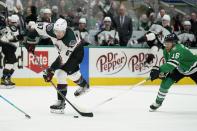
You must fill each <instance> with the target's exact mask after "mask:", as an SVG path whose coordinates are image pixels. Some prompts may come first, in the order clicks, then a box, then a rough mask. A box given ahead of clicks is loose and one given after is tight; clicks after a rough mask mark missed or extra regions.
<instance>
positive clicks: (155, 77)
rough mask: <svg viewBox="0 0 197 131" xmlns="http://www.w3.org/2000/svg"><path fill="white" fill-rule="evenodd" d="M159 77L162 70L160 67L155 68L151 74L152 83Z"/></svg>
mask: <svg viewBox="0 0 197 131" xmlns="http://www.w3.org/2000/svg"><path fill="white" fill-rule="evenodd" d="M159 75H160V70H159V67H158V66H153V68H152V70H151V72H150V79H151V81H153V80H155V79H157V78H159Z"/></svg>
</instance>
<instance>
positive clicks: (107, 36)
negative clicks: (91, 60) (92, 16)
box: [95, 17, 119, 46]
mask: <svg viewBox="0 0 197 131" xmlns="http://www.w3.org/2000/svg"><path fill="white" fill-rule="evenodd" d="M103 22H104V29H102V30H101V31H100V32H98V33H97V34H96V36H95V40H96V41H97V44H98V45H100V46H114V45H118V44H119V35H118V32H117V31H116V30H115V29H113V28H112V26H111V25H112V20H111V18H110V17H105V18H104V20H103Z"/></svg>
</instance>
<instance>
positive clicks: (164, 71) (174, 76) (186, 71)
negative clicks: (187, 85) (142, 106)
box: [150, 33, 197, 111]
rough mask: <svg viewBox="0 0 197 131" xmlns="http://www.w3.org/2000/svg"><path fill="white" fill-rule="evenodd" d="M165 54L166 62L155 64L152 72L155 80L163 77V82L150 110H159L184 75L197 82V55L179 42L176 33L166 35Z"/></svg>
mask: <svg viewBox="0 0 197 131" xmlns="http://www.w3.org/2000/svg"><path fill="white" fill-rule="evenodd" d="M164 45H165V49H164V51H163V55H164V58H165V61H166V63H165V64H163V65H162V66H160V67H158V66H154V67H153V69H152V70H151V73H150V79H151V80H152V81H153V80H155V79H157V78H161V79H162V82H161V85H160V89H159V92H158V95H157V98H156V101H155V102H154V103H153V104H152V105H151V106H150V111H155V110H157V109H158V108H159V107H160V106H161V105H162V103H163V101H164V99H165V96H166V94H167V93H168V90H169V88H170V87H171V86H172V85H173V84H174V83H176V82H178V81H179V80H181V79H182V78H184V77H190V78H191V79H192V80H193V81H194V82H195V83H196V84H197V56H195V55H194V54H192V52H191V51H190V50H189V49H188V48H187V47H185V46H184V45H183V44H180V43H179V42H178V37H177V36H176V34H174V33H172V34H169V35H167V36H166V37H165V40H164Z"/></svg>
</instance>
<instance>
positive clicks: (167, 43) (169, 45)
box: [165, 41, 173, 52]
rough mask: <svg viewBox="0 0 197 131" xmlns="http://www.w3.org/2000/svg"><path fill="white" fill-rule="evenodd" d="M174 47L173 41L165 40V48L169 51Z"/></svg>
mask: <svg viewBox="0 0 197 131" xmlns="http://www.w3.org/2000/svg"><path fill="white" fill-rule="evenodd" d="M172 47H173V42H172V41H168V42H165V48H166V50H167V51H168V52H169V51H170V50H171V49H172Z"/></svg>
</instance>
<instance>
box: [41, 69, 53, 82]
mask: <svg viewBox="0 0 197 131" xmlns="http://www.w3.org/2000/svg"><path fill="white" fill-rule="evenodd" d="M54 73H55V71H54V70H52V69H51V68H48V69H46V70H45V71H44V74H43V78H44V80H45V82H50V81H51V80H52V78H53V76H54Z"/></svg>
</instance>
